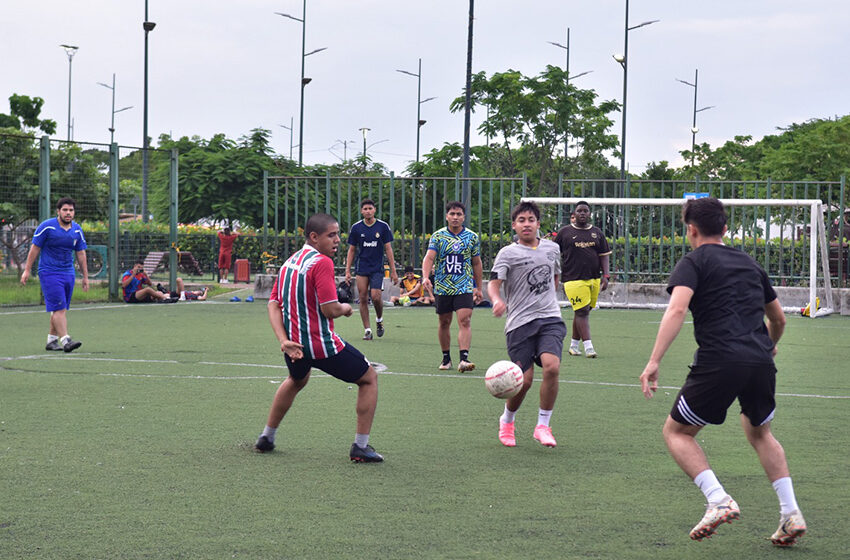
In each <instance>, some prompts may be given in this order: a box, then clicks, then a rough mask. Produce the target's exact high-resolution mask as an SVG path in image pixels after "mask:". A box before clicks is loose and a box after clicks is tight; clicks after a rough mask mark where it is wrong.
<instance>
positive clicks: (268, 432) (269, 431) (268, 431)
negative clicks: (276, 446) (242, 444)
mask: <svg viewBox="0 0 850 560" xmlns="http://www.w3.org/2000/svg"><path fill="white" fill-rule="evenodd" d="M275 433H277V428H270V427H268V426H266V427H265V428H263V433H262V434H260V436H261V437H262V436H266V439H268V440H269V441H270V442H272V443H274V435H275Z"/></svg>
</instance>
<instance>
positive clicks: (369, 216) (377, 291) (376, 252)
mask: <svg viewBox="0 0 850 560" xmlns="http://www.w3.org/2000/svg"><path fill="white" fill-rule="evenodd" d="M360 215H361V216H363V219H362V220H360V221H359V222H357V223H356V224H354V225H353V226H351V231H349V232H348V255H347V256H346V259H345V281H346V282H351V265H352V264H354V254H355V252H356V253H358V255H357V267H356V269H355V271H356V276H357V292H358V293H359V294H360V319H361V320H362V321H363V328H364V329H365V334H364V335H363V340H372V329H371V327H370V325H369V296H370V295H371V297H372V304H373V305H374V306H375V323H376V326H377V329H376V330H377V331H378V336H379V337H381V336H384V322H383V319H384V318H383V312H384V302H383V300H382V299H381V297H382V295H381V293H382V291H383V289H384V252H386V253H387V262H388V263H389V266H390V279H391V280H392V283H393V284H398V273H397V272H396V270H395V257H394V256H393V247H392V241H393V231H392V229H391V228H390V226H389V225H388V224H387V222H384V221H382V220H378V219H377V218H375V203H374V202H373V201H372V200H370V199H368V198H365V199H363V201H362V202H361V203H360Z"/></svg>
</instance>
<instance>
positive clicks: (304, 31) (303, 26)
mask: <svg viewBox="0 0 850 560" xmlns="http://www.w3.org/2000/svg"><path fill="white" fill-rule="evenodd" d="M275 13H276V14H277V15H279V16H281V17H285V18H289V19H293V20H295V21H297V22H300V23H301V115H300V117H299V118H298V166H299V167H301V164H302V163H303V162H304V87H305V86H306V85H307V84H309V83H310V82H312V81H313V79H312V78H305V77H304V59H306V58H307V57H308V56H310V55H311V54H316V53H317V52H321V51H323V50H325V49H327V47H322V48H319V49H316V50H314V51H310V52H308V53H305V52H304V51H305V45H306V41H307V0H304V7H303V9H302V12H301V17H300V18H298V17H295V16H292V15H289V14H284V13H282V12H275Z"/></svg>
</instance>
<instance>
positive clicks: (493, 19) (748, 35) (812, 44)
mask: <svg viewBox="0 0 850 560" xmlns="http://www.w3.org/2000/svg"><path fill="white" fill-rule="evenodd" d="M144 10H145V2H144V0H87V1H86V2H68V1H67V0H62V1H60V0H39V1H33V0H2V10H0V52H2V53H3V55H2V63H0V112H8V103H7V101H6V100H7V99H8V97H9V96H10V95H11V94H13V93H19V94H25V95H30V96H39V97H42V98H44V99H45V105H44V109H43V112H42V115H43V117H47V118H52V119H54V120H56V121H57V123H58V125H59V126H58V130H57V133H56V135H55V136H56V137H57V138H60V139H64V138H66V135H67V123H68V118H67V111H68V57H67V56H66V54H65V52H64V51H63V49H62V48H61V47H60V46H59V45H60V44H61V43H67V44H72V45H77V46H79V50H78V51H77V54H76V55H75V57H74V59H73V66H72V68H73V72H72V99H71V101H72V105H71V115H72V119H73V122H74V132H73V136H74V139H75V140H80V141H91V142H104V143H106V142H109V130H108V128H109V121H110V112H111V92H110V91H109V90H108V89H107V88H104V87H102V86H100V85H98V84H97V82H104V83H107V84H111V81H112V74H113V73H115V74H116V76H117V77H116V80H117V87H116V109H120V108H122V107H125V106H130V105H131V106H133V108H132V109H129V110H127V111H124V112H121V113H118V114H117V115H116V117H115V118H116V123H115V128H116V132H115V140H116V142H118V143H119V144H122V145H129V146H139V145H141V143H142V114H143V111H142V107H143V77H144V32H143V30H142V21H143V20H144ZM148 10H149V20H150V21H153V22H156V29H154V30H153V31H152V32H151V33H150V35H149V121H148V122H149V124H148V129H149V134H150V135H151V136H152V137H153V138H154V139H156V138H157V137H158V136H159V134H161V133H170V134H172V135H173V136H174V137H179V136H184V135H186V136H193V135H198V136H201V137H203V138H209V137H210V136H212V135H213V134H215V133H224V134H226V135H227V136H228V137H230V138H233V139H236V138H238V137H239V136H242V135H244V134H247V133H248V132H249V131H250V130H251V129H252V128H256V127H263V128H267V129H270V130H271V131H272V146H273V147H274V149H275V150H276V151H277V152H278V153H280V154H284V155H289V145H290V135H289V131H288V130H286V129H284V128H282V127H281V126H279V125H281V124H284V125H287V126H289V124H290V118H292V117H294V125H295V126H294V128H295V134H294V143H295V144H297V143H298V126H299V123H298V113H299V95H300V76H301V74H300V73H301V24H300V23H299V22H297V21H293V20H290V19H286V18H283V17H281V16H278V15H275V13H274V12H284V13H289V14H291V15H294V16H296V17H301V15H302V0H239V1H221V0H220V1H217V2H216V1H213V2H210V1H204V2H201V1H199V0H179V1H174V0H170V1H166V0H148ZM468 10H469V3H468V1H467V0H417V1H414V0H307V14H306V15H307V17H306V20H307V29H306V31H307V39H306V49H307V52H309V51H312V50H314V49H318V48H321V47H327V50H325V51H322V52H319V53H316V54H314V55H311V56H308V57H307V59H306V62H307V66H306V76H308V77H311V78H312V79H313V81H312V83H310V84H309V85H308V86H307V88H306V97H305V108H304V162H305V163H307V164H313V163H320V162H325V163H331V162H334V161H339V159H340V158H342V157H343V145H342V143H340V142H338V141H350V142H349V143H348V148H347V151H348V153H347V155H348V157H352V156H353V155H356V153H359V152H360V151H361V150H362V146H363V137H362V135H361V132H360V130H359V129H360V128H362V127H368V128H370V129H371V131H370V132H369V136H368V138H367V145H371V144H373V143H374V144H375V145H374V146H370V147H369V148H368V153H369V154H370V156H373V157H374V158H375V159H377V160H378V161H381V162H383V163H385V164H386V165H387V166H388V167H389V168H390V169H391V170H394V171H396V172H397V173H398V172H401V171H402V170H403V168H404V167H405V165H406V164H407V163H408V162H409V161H412V160H413V159H414V157H415V156H414V154H415V149H416V81H417V80H416V78H414V77H411V76H407V75H404V74H400V73H398V72H396V70H397V69H402V70H407V71H410V72H413V73H415V72H416V70H417V61H418V59H419V58H422V98H423V99H425V98H427V97H436V98H437V99H435V100H433V101H429V102H427V103H425V104H423V105H422V118H423V119H426V120H427V121H428V122H427V124H426V125H425V126H424V127H423V128H422V130H421V153H422V154H424V153H426V152H428V151H429V150H431V149H433V148H439V147H440V146H442V144H443V143H444V142H462V141H463V114H462V113H456V114H452V113H450V112H449V110H448V107H449V103H450V102H451V100H452V99H454V98H455V97H457V96H459V95H461V93H462V88H463V86H464V80H465V71H466V43H467V16H468ZM630 10H631V13H630V18H629V24H630V26H634V25H638V24H640V23H642V22H644V21H648V20H655V19H658V20H660V21H659V22H658V23H654V24H652V25H649V26H646V27H641V28H639V29H634V30H632V31H631V32H630V33H629V61H628V62H629V74H628V75H629V82H628V123H627V124H628V126H627V131H628V132H627V162H628V166H629V169H630V170H631V171H632V172H635V173H640V172H641V171H643V169H644V168H645V166H646V164H647V163H648V162H650V161H660V160H668V161H670V162H672V163H673V164H674V165H680V164H681V163H682V161H681V157H680V156H679V154H678V152H679V150H682V149H685V148H690V143H691V133H690V128H691V119H692V112H693V88H691V87H688V86H686V85H683V84H681V83H679V82H677V81H676V79H677V78H679V79H683V80H687V81H693V77H694V70H695V69H697V68H698V69H699V99H698V108H702V107H705V106H709V105H713V106H715V107H714V108H712V109H709V110H706V111H703V112H700V113H699V116H698V127H699V133H698V135H697V141H698V142H699V141H707V142H709V143H711V145H712V146H718V145H720V144H722V143H723V142H725V141H726V140H729V139H732V138H733V137H734V136H735V135H741V134H751V135H753V136H754V137H755V138H756V139H758V138H760V137H762V136H764V135H765V134H771V133H774V132H775V131H776V127H779V126H787V125H789V124H791V123H793V122H803V121H805V120H808V119H812V118H827V117H834V116H837V115H844V114H847V113H850V111H848V100H850V71H848V65H847V60H846V58H845V57H846V56H847V54H848V52H850V34H848V32H847V30H848V29H850V2H847V1H846V0H809V1H804V2H800V1H799V0H797V1H793V2H792V1H790V0H714V1H711V2H695V1H686V0H632V1H631V2H630ZM624 12H625V0H584V1H578V0H573V1H556V0H524V1H517V0H512V1H511V0H478V2H476V3H475V23H474V47H473V48H474V51H473V72H479V71H482V70H483V71H485V72H487V74H488V75H490V74H492V73H493V72H499V71H504V70H507V69H514V70H518V71H520V72H522V73H523V74H525V75H527V76H530V75H537V74H539V73H540V72H541V71H542V70H543V69H544V68H545V65H547V64H552V65H559V66H563V64H564V62H565V54H566V52H565V51H564V50H562V49H560V48H557V47H555V46H552V45H550V44H549V43H548V41H554V42H559V43H562V44H563V43H565V42H566V29H567V27H569V28H570V71H571V73H572V74H578V73H580V72H585V71H592V73H590V74H588V75H585V76H582V77H580V78H577V79H576V81H575V85H577V86H579V87H582V88H587V89H594V90H595V91H596V92H597V94H598V95H599V97H600V99H616V100H618V101H621V100H622V92H623V71H622V68H621V67H620V65H619V64H617V62H616V61H614V60H613V58H612V54H614V53H622V51H623V28H624V23H625V21H624V16H625V13H624ZM614 116H615V121H616V122H615V125H614V127H612V133H615V134H617V135H618V136H619V134H620V119H619V114H617V115H614ZM480 120H481V119H480V117H479V116H477V115H473V129H474V128H475V127H476V126H477V125H478V124H480ZM473 134H475V131H474V130H473ZM476 136H477V135H476ZM476 136H474V137H473V144H476V143H483V139H481V138H478V137H476ZM385 140H386V141H385ZM294 157H295V158H296V159H297V157H298V149H297V148H295V150H294ZM615 163H616V162H615Z"/></svg>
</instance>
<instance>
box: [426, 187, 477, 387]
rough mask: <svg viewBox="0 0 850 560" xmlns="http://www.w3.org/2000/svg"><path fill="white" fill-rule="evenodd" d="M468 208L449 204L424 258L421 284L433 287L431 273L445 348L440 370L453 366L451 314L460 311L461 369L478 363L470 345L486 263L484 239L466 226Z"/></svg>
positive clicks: (460, 204)
mask: <svg viewBox="0 0 850 560" xmlns="http://www.w3.org/2000/svg"><path fill="white" fill-rule="evenodd" d="M465 217H466V208H465V207H464V205H463V204H462V203H461V202H458V201H452V202H449V203H448V204H446V222H447V223H448V226H447V227H444V228H442V229H440V230H438V231H436V232H434V234H433V235H431V241H430V243H429V244H428V252H427V253H425V259H424V260H423V261H422V285H423V286H424V287H425V289H426V290H427V289H429V288H432V285H431V278H430V277H431V272H432V271H433V272H434V277H435V278H434V283H435V285H434V286H433V290H434V296H435V305H436V307H437V316H438V317H439V327H438V329H437V339H438V340H439V341H440V349H441V350H442V351H443V360H442V362H440V366H439V369H443V370H448V369H451V368H452V359H451V354H450V351H451V325H452V314H454V313H457V324H458V333H457V343H458V347H459V349H460V363H459V364H458V367H457V370H458V371H459V372H461V373H462V372H465V371H472V370H473V369H475V364H474V363H472V362H471V361H469V346H470V342H471V340H472V330H471V328H470V325H471V321H472V308H473V307H475V304H477V303H479V302H480V301H481V300H482V299H483V298H484V295H483V292H482V289H481V287H482V282H483V266H482V264H481V241H480V240H479V238H478V234H477V233H475V232H474V231H472V230H469V229H467V228H465V227H464V225H463V221H464V218H465Z"/></svg>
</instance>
